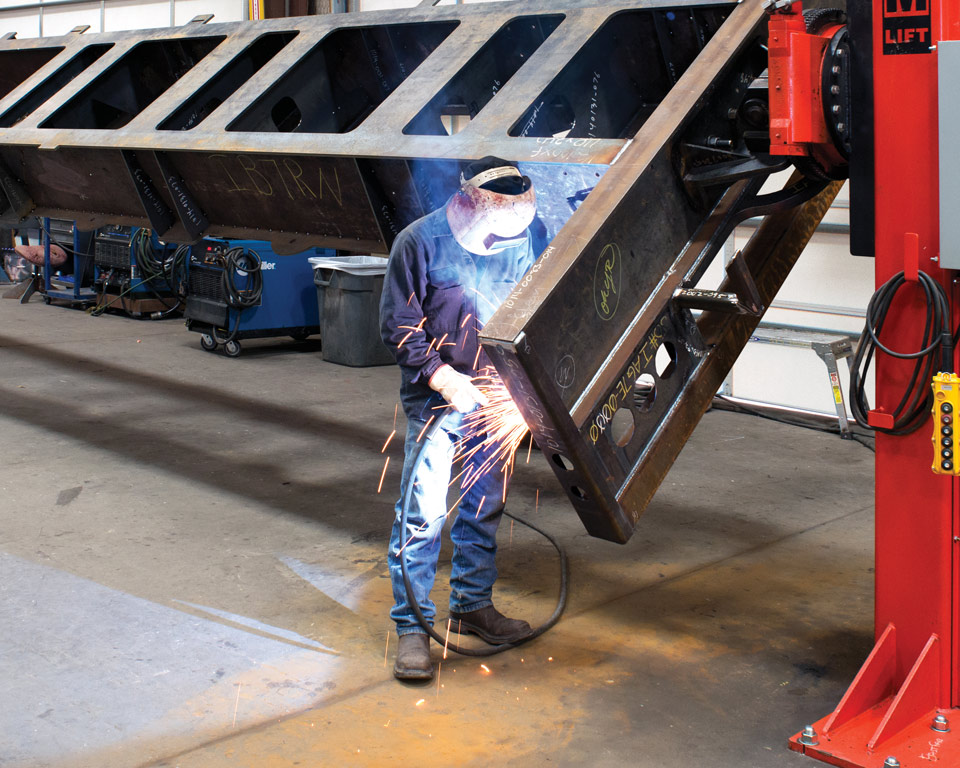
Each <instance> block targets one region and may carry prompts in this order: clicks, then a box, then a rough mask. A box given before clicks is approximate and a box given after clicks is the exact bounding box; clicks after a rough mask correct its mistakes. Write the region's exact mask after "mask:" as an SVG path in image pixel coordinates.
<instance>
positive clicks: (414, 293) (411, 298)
mask: <svg viewBox="0 0 960 768" xmlns="http://www.w3.org/2000/svg"><path fill="white" fill-rule="evenodd" d="M416 295H417V292H416V291H414V292H413V293H411V294H410V298H409V299H407V306H408V307H409V306H410V302H411V301H413V297H414V296H416Z"/></svg>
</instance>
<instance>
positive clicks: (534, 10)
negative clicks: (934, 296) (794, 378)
mask: <svg viewBox="0 0 960 768" xmlns="http://www.w3.org/2000/svg"><path fill="white" fill-rule="evenodd" d="M594 5H595V3H594V0H557V1H556V2H545V0H515V1H514V2H509V3H507V2H503V3H490V4H482V5H481V4H477V5H467V6H446V7H438V8H426V7H420V8H415V9H410V10H406V11H402V12H401V11H392V12H389V13H363V14H353V15H339V16H320V17H304V18H296V19H282V20H281V19H278V20H271V21H267V22H259V23H246V24H209V25H204V24H202V23H191V24H188V25H185V26H184V27H181V28H179V29H173V30H153V31H141V32H128V33H119V34H101V35H91V36H81V35H69V36H66V37H63V38H56V39H45V40H27V41H17V40H5V41H0V62H3V63H4V64H5V66H4V67H0V72H2V75H0V97H2V98H0V221H2V220H6V221H7V222H11V223H12V222H15V221H17V220H19V219H21V218H22V217H24V216H26V215H29V214H33V215H55V216H58V217H61V218H71V219H76V220H77V221H78V223H79V226H80V227H81V228H85V227H89V228H92V227H94V226H98V225H100V224H102V223H114V224H127V225H134V226H149V227H150V228H151V229H153V230H154V231H155V232H157V233H158V234H159V235H160V236H161V237H162V238H164V239H165V240H168V241H175V242H194V241H196V240H198V239H199V238H201V237H203V236H215V235H219V236H227V237H233V238H251V239H264V240H270V241H271V242H272V243H273V245H274V249H275V250H276V251H277V252H278V253H282V252H297V251H301V250H303V249H304V248H305V247H307V246H310V245H321V246H328V247H338V248H343V249H347V250H353V251H360V252H363V251H367V252H369V251H375V252H384V251H386V250H387V249H388V248H389V245H390V243H391V242H392V240H393V238H394V236H395V235H396V234H397V233H398V232H399V231H400V229H401V228H402V227H403V226H405V225H406V224H407V223H409V222H410V221H412V220H414V219H415V218H418V217H419V216H421V215H423V214H424V213H426V212H428V211H430V210H433V209H435V208H437V207H438V206H439V205H441V204H443V203H444V202H445V201H446V199H447V197H448V196H449V195H450V194H451V193H452V192H453V190H454V189H455V188H456V187H457V185H458V183H459V172H460V169H461V166H462V165H463V164H464V163H465V162H467V161H470V160H474V159H477V158H479V157H482V156H484V155H497V156H500V157H504V158H507V159H510V160H513V161H517V162H518V163H519V164H520V167H521V169H522V170H523V172H524V173H525V174H527V175H529V176H530V177H531V178H532V179H533V180H534V183H535V185H536V188H537V197H538V201H539V211H538V220H537V221H536V222H535V224H536V225H535V226H534V228H533V229H534V237H535V240H536V243H537V245H538V246H539V249H540V250H541V251H542V255H541V256H540V259H539V260H538V262H537V263H536V265H535V267H534V269H533V271H532V272H531V273H530V275H528V277H527V278H526V279H525V280H524V281H523V283H522V284H521V285H520V286H519V287H518V289H517V290H516V292H515V293H514V294H513V295H512V296H511V297H510V298H509V299H508V300H507V302H506V303H505V304H504V306H502V307H501V309H500V310H499V311H498V313H497V314H496V315H495V316H494V318H493V319H492V320H491V322H490V323H489V324H488V326H487V327H486V329H485V332H484V337H485V338H484V342H483V343H484V345H485V347H486V348H487V350H488V352H489V353H490V354H491V357H492V359H493V360H494V363H495V365H496V366H497V368H498V370H499V371H500V373H501V374H502V375H503V377H504V379H505V381H506V383H507V386H508V387H509V388H510V391H511V393H512V394H513V395H514V397H515V399H516V400H517V402H518V405H519V407H520V408H521V410H522V411H523V413H524V415H525V417H526V418H527V421H528V423H529V424H530V426H531V429H532V431H533V433H534V435H535V437H536V439H537V441H538V442H539V444H540V445H541V447H543V448H544V451H545V452H546V454H547V455H548V457H549V458H550V461H551V463H552V464H553V466H554V467H555V469H556V472H557V474H558V476H559V478H560V480H561V482H562V483H563V484H564V487H565V488H566V489H567V491H568V493H569V495H570V498H571V500H572V502H573V504H574V506H575V508H576V509H577V511H578V513H579V514H580V516H581V518H582V520H583V521H584V524H585V525H586V527H587V530H588V531H589V532H590V533H591V534H593V535H595V536H601V537H604V538H607V539H611V540H614V541H625V540H626V539H627V538H629V536H630V534H631V533H632V531H633V528H634V526H635V524H636V522H637V519H638V517H639V515H640V513H641V512H642V510H643V508H644V507H645V505H646V503H647V502H648V501H649V499H650V497H651V496H652V494H653V493H654V491H655V489H656V487H657V485H658V484H659V482H660V480H661V479H662V477H663V475H664V474H665V473H666V471H667V469H668V468H669V466H670V464H671V463H672V461H673V460H674V459H675V457H676V455H677V453H678V452H679V450H680V448H681V446H682V445H683V442H684V441H685V440H686V438H687V436H688V435H689V434H690V432H691V431H692V430H693V427H694V425H695V424H696V423H697V420H698V419H699V418H700V416H701V414H702V413H703V411H704V410H705V409H706V408H707V407H708V404H709V402H710V399H711V397H712V395H713V393H714V392H715V391H716V388H717V385H718V384H719V382H720V381H721V380H722V378H723V376H724V375H725V373H726V371H727V370H728V369H729V367H730V366H732V364H733V362H734V360H735V359H736V356H737V354H738V353H739V351H740V349H741V348H742V346H743V345H744V344H745V342H746V340H747V338H748V336H749V332H750V330H751V329H752V327H753V326H754V325H755V324H756V323H757V322H758V320H759V316H760V314H761V313H762V311H763V309H764V307H765V306H766V305H767V304H768V303H769V301H770V300H771V298H772V297H773V295H774V294H775V293H776V290H777V289H778V288H779V286H780V284H781V283H782V281H783V279H784V278H785V277H786V274H787V272H788V271H789V268H790V266H792V263H793V261H794V260H795V259H796V257H797V255H798V254H799V252H800V250H801V249H802V247H803V245H804V243H805V242H806V240H807V238H808V237H809V235H810V234H811V233H812V231H813V229H814V228H815V226H816V222H817V221H818V220H819V217H820V216H821V215H822V213H823V212H824V210H825V208H826V206H827V205H828V203H829V200H830V198H831V196H832V194H834V192H835V189H834V188H833V187H828V186H827V182H826V181H825V180H822V181H816V180H810V179H807V178H802V177H798V178H796V179H795V180H793V181H791V182H790V183H789V184H788V185H787V187H786V188H785V189H784V190H783V191H782V192H780V193H775V194H772V195H771V194H766V195H760V194H759V190H760V187H761V185H762V184H763V182H764V181H765V179H766V178H767V177H768V176H769V175H770V174H771V173H772V172H774V171H777V170H782V169H784V168H786V167H787V166H788V163H789V162H790V160H789V159H786V158H776V157H773V156H772V155H771V154H770V136H769V130H768V129H769V125H768V107H767V90H766V86H765V83H764V81H763V79H762V74H763V72H764V70H765V69H766V67H767V52H766V48H765V44H766V42H767V17H766V15H765V12H764V11H763V10H762V8H761V7H760V2H759V0H743V2H740V3H729V2H726V3H724V2H719V3H718V2H712V3H699V2H677V1H676V0H673V1H672V2H664V1H662V0H612V1H611V2H605V3H603V4H602V6H601V7H593V6H594ZM454 123H466V125H465V126H463V127H462V130H460V131H458V132H457V131H455V130H454V128H453V125H454ZM813 175H814V176H816V175H817V174H813ZM750 216H767V221H766V222H765V223H764V224H763V226H762V227H761V228H760V229H759V231H758V233H757V236H756V237H755V238H754V240H753V241H752V243H751V245H750V246H749V247H748V248H747V249H745V251H744V253H743V254H742V255H741V256H740V257H738V258H737V259H735V260H734V262H733V263H732V264H731V265H730V268H729V280H728V285H726V286H723V287H722V288H721V290H720V291H712V292H704V291H697V290H694V289H693V286H694V285H695V284H696V282H697V280H698V278H699V277H700V275H701V274H702V273H703V271H704V270H705V269H706V267H707V265H708V263H709V262H710V261H711V260H712V259H713V257H714V256H715V255H716V254H717V252H718V250H719V249H720V247H721V245H722V243H723V242H724V240H725V239H726V238H727V236H728V235H729V234H730V233H731V232H732V230H733V228H734V226H735V225H736V224H737V222H739V221H741V220H743V219H744V218H747V217H750ZM568 220H569V221H568ZM695 310H701V311H702V314H701V315H700V316H699V317H697V318H695V317H694V314H693V311H695Z"/></svg>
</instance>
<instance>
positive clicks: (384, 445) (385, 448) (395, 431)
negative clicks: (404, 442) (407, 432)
mask: <svg viewBox="0 0 960 768" xmlns="http://www.w3.org/2000/svg"><path fill="white" fill-rule="evenodd" d="M395 434H397V430H396V429H394V430H393V432H391V433H390V437H388V438H387V442H385V443H384V444H383V448H381V449H380V453H385V452H386V450H387V446H388V445H390V441H391V440H393V436H394V435H395Z"/></svg>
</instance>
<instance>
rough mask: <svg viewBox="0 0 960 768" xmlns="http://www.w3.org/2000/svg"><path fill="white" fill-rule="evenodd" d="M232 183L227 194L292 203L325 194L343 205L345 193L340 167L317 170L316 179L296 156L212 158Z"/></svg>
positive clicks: (219, 156) (319, 197)
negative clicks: (342, 187)
mask: <svg viewBox="0 0 960 768" xmlns="http://www.w3.org/2000/svg"><path fill="white" fill-rule="evenodd" d="M208 159H209V160H211V161H213V162H214V163H216V164H217V165H218V166H219V167H220V170H221V171H222V172H223V175H224V178H225V180H226V181H227V182H228V186H227V189H226V190H225V191H226V192H246V193H252V194H254V195H256V196H258V197H274V196H278V197H286V198H287V199H288V200H323V199H324V195H325V194H326V196H327V197H329V198H332V199H333V200H334V201H336V203H337V205H338V206H341V207H342V206H343V190H342V189H341V187H340V174H339V172H338V171H337V169H336V167H331V168H327V169H326V170H325V169H324V168H323V167H322V166H321V167H319V168H317V173H316V178H309V177H305V174H304V169H303V167H302V166H301V165H300V163H298V162H297V161H296V160H294V159H293V158H292V157H284V158H279V159H278V158H275V157H250V156H243V155H210V156H209V158H208Z"/></svg>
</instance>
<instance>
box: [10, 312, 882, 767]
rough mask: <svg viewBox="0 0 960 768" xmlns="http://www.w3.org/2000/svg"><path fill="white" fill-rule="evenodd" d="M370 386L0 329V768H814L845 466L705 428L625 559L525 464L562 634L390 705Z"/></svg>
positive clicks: (537, 605)
mask: <svg viewBox="0 0 960 768" xmlns="http://www.w3.org/2000/svg"><path fill="white" fill-rule="evenodd" d="M397 384H398V374H397V371H396V369H394V368H374V369H351V368H345V367H341V366H337V365H332V364H329V363H324V362H323V360H322V356H321V354H320V352H319V347H318V345H317V344H316V343H313V342H309V341H308V342H306V343H302V344H298V343H295V342H292V341H289V340H263V341H259V342H250V343H247V344H246V348H245V351H244V353H243V355H242V356H241V357H240V358H237V359H228V358H226V357H225V356H223V355H222V354H209V353H206V352H203V351H201V349H200V347H199V337H198V335H196V334H192V333H189V332H187V331H186V330H185V329H184V327H183V325H182V323H180V322H178V321H164V322H160V323H150V322H137V321H133V320H128V319H124V318H121V317H115V316H104V317H99V318H92V317H89V316H87V315H86V314H84V313H83V312H80V311H75V310H71V309H66V308H61V307H54V306H46V305H44V304H42V303H41V302H40V300H39V299H37V298H35V299H34V300H33V301H32V302H31V303H30V304H28V305H26V306H20V305H19V304H18V303H17V302H15V301H10V300H3V301H0V436H2V437H0V440H2V442H0V445H2V446H3V462H2V468H0V490H2V495H0V681H2V689H0V690H2V693H3V695H2V696H0V764H2V765H3V766H5V768H11V767H13V766H16V767H17V768H21V767H22V768H26V767H27V766H50V767H54V766H55V767H56V768H76V767H78V766H84V767H86V766H90V767H91V768H94V767H95V768H101V767H102V766H106V765H110V766H111V767H112V768H124V767H126V766H130V767H132V766H156V767H157V768H159V766H169V767H172V766H179V767H180V768H199V767H200V766H203V767H204V768H206V767H208V766H212V767H213V768H218V767H219V766H250V768H272V767H274V766H294V765H304V766H368V765H369V766H374V765H385V764H392V765H410V764H413V763H414V762H416V763H417V764H421V763H425V762H430V763H434V764H437V765H449V764H456V765H459V766H489V765H493V764H500V765H508V766H513V765H518V766H519V765H523V766H540V765H549V766H578V767H579V766H596V767H605V766H611V767H613V766H616V767H617V768H620V766H623V765H630V766H641V767H642V768H653V767H656V768H681V767H682V768H689V767H690V766H711V768H726V767H728V766H729V767H730V768H732V767H733V766H736V767H737V768H744V766H751V767H756V768H761V767H766V766H792V765H797V766H799V765H804V764H807V765H813V764H814V763H812V762H810V761H809V760H807V759H806V758H801V757H798V756H796V755H794V754H793V753H790V752H788V750H787V747H786V740H787V737H788V736H789V735H791V734H792V733H793V732H795V731H796V730H799V728H800V727H802V726H803V725H804V724H805V723H808V722H811V721H813V720H815V719H817V718H818V717H820V716H822V715H824V714H826V713H828V712H829V711H830V710H831V709H832V708H833V706H834V705H835V704H836V702H837V701H838V699H839V697H840V696H841V694H842V692H843V690H844V688H845V686H846V685H847V684H848V683H849V681H850V680H851V679H852V677H853V675H854V674H855V672H856V670H857V668H858V666H859V664H860V662H861V661H862V660H863V659H864V658H865V656H866V654H867V652H868V651H869V648H870V646H871V644H872V631H873V628H872V566H873V544H872V542H873V532H872V503H873V483H872V477H873V463H872V460H873V456H872V454H871V453H870V452H869V451H868V450H867V449H866V448H864V447H863V446H861V445H859V444H857V443H853V442H844V441H841V440H840V439H839V438H837V437H834V436H830V435H824V434H819V433H816V432H811V431H807V430H802V429H798V428H792V427H788V426H783V425H780V424H775V423H771V422H769V421H764V420H761V419H757V418H755V417H751V416H745V415H737V414H731V413H719V412H714V413H710V414H708V415H707V416H706V417H705V418H704V420H703V422H702V423H701V425H700V427H699V428H698V429H697V431H696V433H695V434H694V436H693V438H692V439H691V441H690V443H689V444H688V446H687V447H686V448H685V450H684V451H683V454H682V455H681V456H680V459H679V460H678V462H677V464H676V465H675V467H674V468H673V470H672V471H671V473H670V475H669V476H668V478H667V480H666V482H665V483H664V485H663V486H662V488H661V490H660V491H659V492H658V494H657V496H656V497H655V499H654V501H653V503H652V505H651V506H650V508H649V510H648V511H647V513H646V515H645V516H644V518H643V520H642V521H641V525H640V528H639V530H638V532H637V534H636V535H635V536H634V538H633V540H632V541H631V542H630V543H629V544H628V545H626V546H617V545H614V544H609V543H606V542H603V541H598V540H594V539H591V538H589V537H588V536H586V534H585V533H584V532H583V529H582V527H581V525H580V523H579V520H578V519H577V517H576V515H575V514H574V513H573V511H572V509H571V508H570V506H569V505H568V503H567V502H566V500H565V499H564V497H562V496H561V494H560V492H559V488H558V486H557V483H556V482H555V480H554V478H553V475H552V474H551V473H550V471H549V469H548V468H547V466H546V463H545V461H544V460H543V457H542V456H540V455H539V454H536V453H535V454H534V456H533V458H532V460H531V462H530V463H529V464H528V465H525V464H522V463H521V464H520V465H519V468H518V471H517V475H516V478H515V485H514V489H513V493H512V495H511V509H512V511H514V512H515V513H517V514H520V515H524V516H528V517H530V518H531V519H533V520H534V521H536V522H537V523H538V524H540V525H542V526H543V527H545V528H547V529H548V530H550V531H551V532H553V533H555V534H557V535H558V536H559V538H560V540H561V541H562V543H563V544H564V546H565V547H566V549H567V551H568V552H569V555H570V561H571V574H572V577H571V592H570V602H569V606H568V609H567V613H566V615H565V617H564V618H563V620H562V621H561V622H560V624H559V625H558V626H557V627H556V628H554V629H553V630H552V631H551V632H549V633H547V634H546V635H544V636H543V637H541V638H539V639H538V640H536V641H534V642H533V643H531V644H530V645H528V646H526V647H524V648H523V649H521V650H517V651H513V652H510V653H507V654H504V655H500V656H497V657H495V658H493V659H492V660H489V661H487V662H486V665H487V667H488V669H489V672H487V671H485V670H484V669H483V668H482V667H481V665H480V663H479V662H478V661H477V660H469V659H462V658H453V657H451V658H450V659H448V660H447V661H446V662H445V663H444V664H443V665H442V668H441V673H440V677H439V683H438V684H436V683H434V684H430V685H426V686H420V687H418V686H409V685H401V684H399V683H397V682H395V681H394V680H393V678H392V677H391V675H390V669H389V664H390V663H392V656H393V650H394V648H395V643H396V639H395V637H394V636H392V632H391V626H390V622H389V620H388V618H387V612H388V609H389V606H390V602H391V599H390V589H389V581H388V579H387V573H386V563H385V548H386V539H387V533H388V530H389V527H390V520H391V515H392V510H391V507H392V503H393V500H394V497H395V493H396V490H397V486H398V483H399V465H400V448H401V444H400V442H399V441H397V440H394V441H393V442H392V443H391V444H390V446H389V448H388V449H387V455H389V457H390V459H391V461H390V464H389V468H388V470H387V473H386V482H385V489H384V491H383V493H382V494H379V495H378V493H377V484H378V481H379V479H380V474H381V470H382V467H383V462H384V456H383V455H381V448H382V446H383V443H384V440H385V439H386V437H387V435H388V434H389V433H390V431H391V428H392V426H393V420H394V408H395V404H396V401H397V395H396V389H397ZM400 418H401V421H402V416H401V417H400ZM401 427H402V424H401V425H398V429H400V428H401ZM538 490H539V509H536V510H535V509H534V507H535V499H536V495H537V491H538ZM444 561H445V563H444V566H443V569H444V572H445V570H446V569H447V568H448V567H449V552H448V551H446V550H445V554H444ZM499 562H500V568H501V578H500V581H499V582H498V585H497V589H498V591H497V600H498V604H500V606H501V607H503V608H506V609H507V610H508V612H511V613H514V614H518V615H521V616H524V617H526V618H528V619H529V620H530V621H531V622H537V621H539V620H542V619H544V618H545V617H546V616H548V615H549V613H550V612H551V610H552V609H553V605H554V600H555V596H556V587H557V581H558V575H557V561H556V557H555V553H554V551H553V549H552V548H551V546H550V545H549V544H548V543H547V542H545V541H544V540H543V539H541V538H540V537H539V536H537V535H536V534H534V533H532V532H530V531H528V530H525V529H523V528H521V527H520V526H510V525H509V524H508V523H505V524H504V526H502V528H501V555H500V561H499ZM435 596H437V597H438V598H439V600H438V602H441V603H442V602H443V601H444V599H445V595H444V592H443V590H442V589H441V587H440V586H438V588H437V590H436V592H435ZM388 638H389V648H387V647H386V645H387V641H388ZM435 652H436V653H437V654H438V655H439V649H435Z"/></svg>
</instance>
